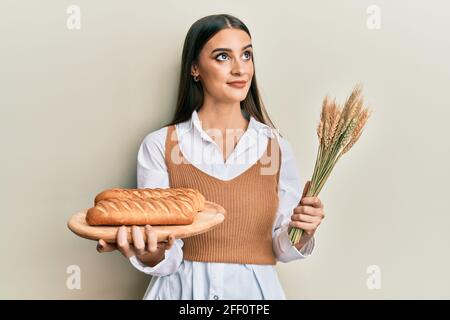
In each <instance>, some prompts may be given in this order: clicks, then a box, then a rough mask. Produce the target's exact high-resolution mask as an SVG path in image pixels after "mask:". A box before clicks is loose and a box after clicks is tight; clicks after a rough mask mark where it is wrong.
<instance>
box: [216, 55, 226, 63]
mask: <svg viewBox="0 0 450 320" xmlns="http://www.w3.org/2000/svg"><path fill="white" fill-rule="evenodd" d="M221 56H227V54H226V53H221V54H219V55H217V56H216V59H217V58H219V57H221ZM218 60H219V61H223V60H222V59H218Z"/></svg>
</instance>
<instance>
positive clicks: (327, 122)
mask: <svg viewBox="0 0 450 320" xmlns="http://www.w3.org/2000/svg"><path fill="white" fill-rule="evenodd" d="M371 114H372V111H371V110H369V109H368V108H365V107H364V103H363V97H362V85H361V84H357V85H356V86H355V88H354V89H353V91H352V92H351V94H350V96H349V97H348V98H347V100H346V101H345V103H344V106H343V108H342V109H341V108H340V107H339V106H338V105H337V104H336V99H333V101H331V100H330V98H329V97H328V96H325V98H324V99H323V102H322V111H321V114H320V121H319V124H318V126H317V137H318V138H319V148H318V152H317V157H316V163H315V165H314V172H313V175H312V178H311V184H310V186H309V189H308V190H307V193H306V197H315V196H317V195H318V194H319V193H320V191H321V190H322V187H323V185H324V184H325V182H326V180H327V179H328V177H329V175H330V174H331V172H332V170H333V168H334V166H335V165H336V163H337V161H338V160H339V159H340V157H341V156H342V155H344V154H345V153H347V152H348V151H349V150H350V149H351V148H352V147H353V145H354V144H355V143H356V141H358V139H359V137H360V136H361V134H362V132H363V131H364V126H365V125H366V123H367V120H368V119H369V117H370V116H371ZM302 231H303V230H302V229H300V228H295V227H293V228H291V230H290V231H289V237H290V239H291V243H292V244H293V245H295V244H296V243H297V242H298V241H299V240H300V237H301V234H302Z"/></svg>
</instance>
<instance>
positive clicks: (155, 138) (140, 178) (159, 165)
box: [129, 127, 184, 276]
mask: <svg viewBox="0 0 450 320" xmlns="http://www.w3.org/2000/svg"><path fill="white" fill-rule="evenodd" d="M166 134H167V127H164V128H161V129H159V130H157V131H154V132H152V133H150V134H148V135H147V136H146V137H145V138H144V140H143V141H142V143H141V145H140V147H139V151H138V156H137V188H138V189H140V188H168V187H169V175H168V172H167V166H166V162H165V155H164V154H165V138H166ZM183 244H184V243H183V240H182V239H175V243H174V245H173V246H172V248H170V250H166V251H165V252H164V259H163V260H161V262H159V263H158V264H157V265H155V266H154V267H150V266H147V265H145V264H143V263H142V262H141V261H140V260H139V259H138V258H137V257H136V256H132V257H130V258H129V260H130V262H131V264H132V265H133V266H134V267H135V268H136V269H138V270H139V271H141V272H143V273H146V274H149V275H152V276H165V275H169V274H172V273H175V272H176V271H177V270H178V267H179V266H180V264H181V262H182V260H183V251H182V250H181V248H182V247H183Z"/></svg>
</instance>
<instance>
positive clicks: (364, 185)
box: [0, 0, 450, 299]
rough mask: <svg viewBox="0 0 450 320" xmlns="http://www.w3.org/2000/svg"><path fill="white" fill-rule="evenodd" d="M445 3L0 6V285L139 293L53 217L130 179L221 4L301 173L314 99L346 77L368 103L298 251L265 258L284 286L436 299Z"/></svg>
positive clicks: (441, 291) (441, 255) (442, 230)
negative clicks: (191, 37) (196, 27)
mask: <svg viewBox="0 0 450 320" xmlns="http://www.w3.org/2000/svg"><path fill="white" fill-rule="evenodd" d="M77 10H78V11H77ZM77 12H78V13H79V23H80V24H79V27H80V28H77V26H76V24H75V25H74V24H73V20H71V17H74V14H75V15H76V14H77ZM449 12H450V3H449V2H448V1H444V0H442V1H428V2H424V1H406V0H403V1H359V0H358V1H357V0H354V1H331V0H330V1H324V0H321V1H314V2H312V1H277V2H275V1H261V0H258V1H256V0H254V1H233V0H230V1H226V2H222V3H212V2H211V1H191V2H182V1H175V0H171V1H170V0H168V1H164V2H161V1H133V3H132V4H130V3H129V2H126V1H106V0H103V1H98V0H97V1H81V0H78V1H60V0H55V1H17V0H14V1H13V0H11V1H2V2H1V4H0V24H1V26H0V39H1V42H0V56H1V59H0V85H1V86H0V108H1V109H0V130H1V132H0V133H1V134H0V139H1V160H0V161H1V165H0V172H1V179H0V195H1V199H0V213H1V218H0V219H1V220H0V228H1V230H0V233H1V241H0V255H1V264H0V298H4V299H12V298H18V299H31V298H43V299H81V298H83V299H90V298H97V299H112V298H119V299H140V298H142V296H143V294H144V292H145V289H146V288H147V285H148V283H149V281H150V279H151V278H150V276H147V275H145V274H143V273H140V272H138V271H137V270H136V269H134V268H133V267H132V266H131V264H130V263H129V262H128V261H127V260H126V259H124V258H123V257H122V256H121V255H120V253H118V252H115V253H107V254H99V253H97V252H96V250H95V245H96V243H95V242H93V241H89V240H85V239H82V238H79V237H77V236H75V235H74V234H73V233H72V232H70V231H69V229H68V228H67V226H66V222H67V220H68V219H69V217H70V216H71V215H72V214H74V213H75V212H78V211H79V210H81V209H84V208H88V207H90V206H91V205H92V202H93V198H94V196H95V195H96V194H97V193H98V192H100V191H102V190H104V189H107V188H110V187H123V188H134V187H136V157H137V151H138V147H139V145H140V143H141V142H142V139H143V138H144V137H145V135H146V134H148V133H149V132H151V131H153V130H156V129H159V128H160V127H161V126H162V125H163V124H164V123H167V121H169V120H170V119H171V116H172V115H173V113H174V106H175V102H176V92H177V86H178V77H179V72H180V61H181V50H182V45H183V41H184V37H185V35H186V33H187V31H188V29H189V27H190V26H191V25H192V23H194V22H195V21H196V20H197V19H199V18H201V17H203V16H206V15H209V14H217V13H229V14H232V15H235V16H237V17H238V18H240V19H242V20H243V21H244V23H246V24H247V26H248V27H249V29H250V32H251V33H252V39H253V46H254V52H255V64H256V70H257V72H256V74H257V79H258V82H259V85H260V89H261V93H262V98H263V101H264V102H265V104H266V106H267V109H268V112H269V114H270V116H271V117H272V118H273V120H274V122H275V125H276V126H277V127H278V128H279V129H280V132H281V133H282V134H283V135H284V136H285V137H286V138H287V139H288V140H289V142H290V143H291V144H292V147H293V149H294V152H295V156H296V159H297V163H298V168H299V171H300V175H301V178H302V180H303V183H305V182H306V181H307V180H308V179H310V178H311V175H312V172H313V169H314V163H315V159H316V155H317V147H318V139H317V136H316V126H317V124H318V121H319V116H320V110H321V106H322V99H323V97H324V96H325V95H326V94H329V95H330V96H331V97H336V98H337V100H338V101H339V102H344V100H345V99H346V97H347V96H348V94H349V93H350V92H351V90H352V89H353V87H354V85H355V84H356V83H358V82H360V83H362V84H363V86H364V87H363V88H364V90H363V95H364V99H365V101H366V102H367V105H368V106H369V107H371V108H372V109H373V114H372V117H371V118H370V119H369V121H368V123H367V125H366V129H365V131H364V132H363V134H362V136H361V138H360V140H359V141H358V142H357V143H356V144H355V146H354V147H353V148H352V149H351V150H350V152H349V153H347V154H346V155H344V156H343V157H342V158H341V159H340V160H339V162H338V163H337V165H336V167H335V169H334V171H333V173H332V175H331V176H330V178H329V180H328V182H327V183H326V185H325V187H324V188H323V189H322V191H321V193H320V195H319V197H320V198H321V200H322V201H323V203H324V205H325V213H326V214H327V217H326V218H325V220H324V221H323V223H322V225H321V226H320V227H319V230H318V231H317V234H316V248H315V251H314V253H313V255H312V256H311V257H309V258H308V259H306V260H301V261H300V260H297V261H294V262H291V263H288V264H284V263H281V262H279V263H278V264H277V266H276V268H277V271H278V273H279V277H280V280H281V282H282V285H283V287H284V288H285V291H286V295H287V298H288V299H334V298H340V299H350V298H356V299H396V298H406V299H410V298H423V299H431V298H437V299H441V298H446V299H449V298H450V274H449V270H450V257H449V253H450V251H449V244H450V235H449V231H448V227H449V225H450V212H449V211H450V210H449V204H448V202H447V192H448V181H449V178H450V175H449V168H448V164H449V163H450V152H449V144H448V139H449V125H448V124H447V120H448V119H449V118H450V111H449V102H448V101H449V96H448V93H449V90H448V85H449V83H450V64H449V60H448V57H449V56H450V47H449V42H448V40H447V39H448V31H449V30H450V20H449V19H448V15H449ZM74 26H75V27H74ZM243 200H245V198H244V197H243ZM74 276H79V279H78V280H80V283H79V284H80V285H81V286H80V287H79V288H78V287H76V285H75V286H74V283H75V282H73V281H74V279H75V278H74Z"/></svg>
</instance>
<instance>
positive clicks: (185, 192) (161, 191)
mask: <svg viewBox="0 0 450 320" xmlns="http://www.w3.org/2000/svg"><path fill="white" fill-rule="evenodd" d="M168 196H172V197H175V198H178V199H180V200H183V201H189V199H190V201H192V202H193V205H194V207H195V210H197V211H202V210H203V209H204V205H205V197H204V196H203V195H202V194H201V193H200V192H199V191H198V190H197V189H193V188H142V189H122V188H113V189H108V190H105V191H103V192H100V193H99V194H98V195H97V196H96V197H95V200H94V205H97V203H98V202H99V201H101V200H107V199H141V200H148V199H156V198H161V197H168Z"/></svg>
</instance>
